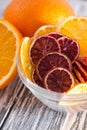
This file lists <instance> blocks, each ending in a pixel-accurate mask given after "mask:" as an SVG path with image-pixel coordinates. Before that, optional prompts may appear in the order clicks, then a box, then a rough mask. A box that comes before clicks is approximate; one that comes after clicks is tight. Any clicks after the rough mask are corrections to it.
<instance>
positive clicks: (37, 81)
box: [32, 70, 44, 87]
mask: <svg viewBox="0 0 87 130" xmlns="http://www.w3.org/2000/svg"><path fill="white" fill-rule="evenodd" d="M32 79H33V82H34V83H36V84H38V85H39V86H40V87H44V83H43V81H42V80H41V79H40V78H39V76H38V74H37V72H36V70H34V72H33V75H32Z"/></svg>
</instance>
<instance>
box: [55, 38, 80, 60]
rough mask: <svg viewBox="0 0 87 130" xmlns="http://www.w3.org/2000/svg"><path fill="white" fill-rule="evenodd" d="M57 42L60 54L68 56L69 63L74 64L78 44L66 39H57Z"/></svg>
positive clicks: (77, 53) (77, 52)
mask: <svg viewBox="0 0 87 130" xmlns="http://www.w3.org/2000/svg"><path fill="white" fill-rule="evenodd" d="M57 41H58V43H59V44H60V48H61V52H62V53H63V54H65V55H66V56H68V57H69V59H70V60H71V62H74V61H75V60H76V59H77V58H78V56H79V45H78V43H77V42H76V41H75V40H73V39H71V38H68V37H62V38H59V39H58V40H57Z"/></svg>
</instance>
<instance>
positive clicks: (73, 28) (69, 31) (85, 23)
mask: <svg viewBox="0 0 87 130" xmlns="http://www.w3.org/2000/svg"><path fill="white" fill-rule="evenodd" d="M57 31H59V32H60V33H62V34H64V35H66V36H69V37H71V38H73V39H75V40H77V42H78V43H79V45H80V56H86V55H87V17H75V16H72V17H69V18H67V19H66V20H65V21H64V22H63V23H62V24H61V25H60V26H58V28H57Z"/></svg>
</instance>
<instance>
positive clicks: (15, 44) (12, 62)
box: [0, 19, 22, 89]
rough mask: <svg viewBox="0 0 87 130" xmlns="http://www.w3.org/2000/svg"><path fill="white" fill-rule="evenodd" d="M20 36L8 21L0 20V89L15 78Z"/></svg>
mask: <svg viewBox="0 0 87 130" xmlns="http://www.w3.org/2000/svg"><path fill="white" fill-rule="evenodd" d="M21 38H22V35H21V34H20V32H19V31H18V30H17V29H16V28H15V27H14V26H13V25H12V24H10V23H9V22H8V21H6V20H4V19H0V89H2V88H4V87H5V86H6V85H8V84H9V83H10V82H11V81H12V80H13V79H14V77H15V76H16V74H17V69H16V56H17V53H18V50H19V45H20V43H21Z"/></svg>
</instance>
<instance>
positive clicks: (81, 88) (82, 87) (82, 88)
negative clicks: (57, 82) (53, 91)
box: [68, 83, 87, 94]
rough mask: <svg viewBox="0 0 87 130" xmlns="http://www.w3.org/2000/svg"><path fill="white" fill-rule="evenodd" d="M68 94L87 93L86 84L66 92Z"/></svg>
mask: <svg viewBox="0 0 87 130" xmlns="http://www.w3.org/2000/svg"><path fill="white" fill-rule="evenodd" d="M68 93H69V94H81V93H87V83H81V84H78V85H76V86H74V87H73V88H72V89H70V90H69V91H68Z"/></svg>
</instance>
